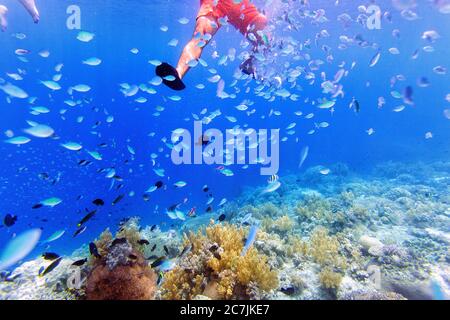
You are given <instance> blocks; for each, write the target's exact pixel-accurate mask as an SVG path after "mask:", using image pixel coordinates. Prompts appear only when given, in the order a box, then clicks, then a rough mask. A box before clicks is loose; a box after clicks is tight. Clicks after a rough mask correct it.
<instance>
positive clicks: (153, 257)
mask: <svg viewBox="0 0 450 320" xmlns="http://www.w3.org/2000/svg"><path fill="white" fill-rule="evenodd" d="M155 259H158V256H155V255H153V256H150V257H148V258H147V260H155Z"/></svg>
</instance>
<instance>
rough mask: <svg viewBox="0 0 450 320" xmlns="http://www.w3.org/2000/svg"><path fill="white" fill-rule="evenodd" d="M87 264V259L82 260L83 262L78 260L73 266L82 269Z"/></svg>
mask: <svg viewBox="0 0 450 320" xmlns="http://www.w3.org/2000/svg"><path fill="white" fill-rule="evenodd" d="M86 262H87V258H85V259H81V260H77V261H75V262H74V263H72V265H73V266H75V267H81V266H82V265H84V264H85V263H86Z"/></svg>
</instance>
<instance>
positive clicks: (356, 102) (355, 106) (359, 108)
mask: <svg viewBox="0 0 450 320" xmlns="http://www.w3.org/2000/svg"><path fill="white" fill-rule="evenodd" d="M350 106H351V107H352V108H354V109H355V112H356V113H359V111H360V110H361V107H360V105H359V101H358V100H356V99H355V98H353V100H352V103H351V104H350Z"/></svg>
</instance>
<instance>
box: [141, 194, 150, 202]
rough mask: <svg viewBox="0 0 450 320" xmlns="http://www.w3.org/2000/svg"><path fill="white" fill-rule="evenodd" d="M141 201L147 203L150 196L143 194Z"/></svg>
mask: <svg viewBox="0 0 450 320" xmlns="http://www.w3.org/2000/svg"><path fill="white" fill-rule="evenodd" d="M142 199H144V201H146V202H147V201H149V200H150V196H149V195H148V194H143V195H142Z"/></svg>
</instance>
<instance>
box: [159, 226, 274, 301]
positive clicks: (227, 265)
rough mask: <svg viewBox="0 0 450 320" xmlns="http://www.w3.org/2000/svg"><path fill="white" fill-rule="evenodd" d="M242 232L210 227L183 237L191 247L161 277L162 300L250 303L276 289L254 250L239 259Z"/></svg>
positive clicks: (237, 229) (263, 259)
mask: <svg viewBox="0 0 450 320" xmlns="http://www.w3.org/2000/svg"><path fill="white" fill-rule="evenodd" d="M245 235H246V233H245V230H244V229H243V228H238V227H236V226H233V225H229V224H223V225H219V224H216V225H210V226H208V227H207V228H206V229H205V230H204V232H202V231H199V232H197V233H195V234H194V233H190V234H188V235H186V236H185V237H186V239H185V242H186V244H190V245H191V246H192V250H191V252H189V253H188V254H187V255H185V256H184V257H183V258H182V259H181V261H180V262H179V264H178V266H176V267H175V269H174V270H172V271H170V272H168V273H167V274H166V275H165V279H164V282H163V284H162V298H164V299H193V298H194V297H195V296H197V295H205V296H209V297H210V298H214V299H250V298H252V297H255V296H257V295H259V294H260V291H262V292H268V291H270V290H272V289H275V288H277V286H278V277H277V273H276V271H273V270H270V268H269V267H268V265H267V263H266V262H267V258H266V257H265V256H264V255H262V254H259V253H258V251H257V250H256V249H255V248H251V249H250V250H248V252H247V254H246V255H241V253H242V249H243V239H244V238H245Z"/></svg>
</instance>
